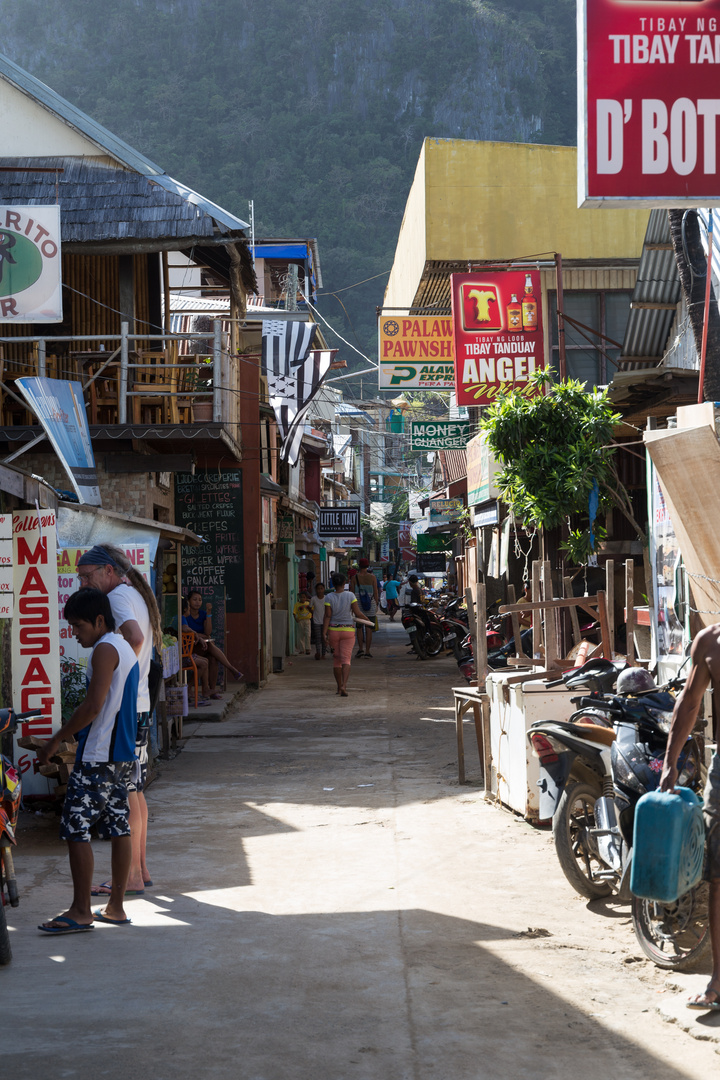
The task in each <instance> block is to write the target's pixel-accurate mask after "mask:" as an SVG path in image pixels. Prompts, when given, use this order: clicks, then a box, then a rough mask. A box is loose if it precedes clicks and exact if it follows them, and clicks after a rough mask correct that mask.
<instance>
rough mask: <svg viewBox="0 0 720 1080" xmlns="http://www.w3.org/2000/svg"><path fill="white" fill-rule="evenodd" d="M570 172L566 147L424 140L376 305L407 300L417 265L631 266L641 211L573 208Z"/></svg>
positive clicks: (572, 165)
mask: <svg viewBox="0 0 720 1080" xmlns="http://www.w3.org/2000/svg"><path fill="white" fill-rule="evenodd" d="M576 171H577V151H576V148H575V147H574V146H537V145H534V144H528V143H503V142H470V141H467V140H463V139H426V140H425V143H424V145H423V149H422V152H421V155H420V160H419V162H418V169H417V171H416V174H415V180H414V182H413V186H412V188H411V190H410V195H409V197H408V202H407V208H406V213H405V218H404V219H403V223H402V226H401V229H400V235H399V239H398V245H397V251H396V254H395V263H394V264H393V269H392V273H391V275H390V279H389V282H388V291H387V294H386V303H390V299H389V297H390V296H392V298H393V303H396V304H398V306H400V305H401V304H409V303H412V300H413V297H414V295H415V291H416V289H417V285H418V282H419V280H420V275H421V274H422V270H423V265H424V262H425V260H429V261H432V262H443V261H446V260H447V261H452V260H464V259H471V260H478V261H480V260H493V259H497V260H506V259H513V258H522V257H523V256H528V255H536V254H541V253H544V252H555V251H559V252H560V253H561V254H562V256H563V259H564V260H586V259H592V260H605V259H607V260H608V261H614V260H616V259H628V258H629V259H639V257H640V254H641V252H642V244H643V239H644V236H645V230H646V227H647V221H648V213H649V212H648V211H647V210H607V209H601V210H600V209H599V210H590V209H587V210H579V209H578V208H577V177H576ZM419 207H424V214H422V215H420V214H419V213H418V208H419ZM418 231H421V232H422V233H423V234H424V241H425V242H424V245H422V244H421V243H420V238H419V237H418V235H417V232H418Z"/></svg>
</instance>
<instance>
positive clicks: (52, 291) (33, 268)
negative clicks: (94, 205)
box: [0, 205, 63, 323]
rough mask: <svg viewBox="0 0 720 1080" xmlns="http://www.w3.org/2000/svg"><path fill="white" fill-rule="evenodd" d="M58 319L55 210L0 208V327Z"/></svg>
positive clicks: (59, 282) (57, 219)
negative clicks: (1, 324) (0, 324)
mask: <svg viewBox="0 0 720 1080" xmlns="http://www.w3.org/2000/svg"><path fill="white" fill-rule="evenodd" d="M62 317H63V315H62V271H61V259H60V207H59V206H55V205H50V206H0V323H13V322H16V323H57V322H62Z"/></svg>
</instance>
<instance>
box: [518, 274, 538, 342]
mask: <svg viewBox="0 0 720 1080" xmlns="http://www.w3.org/2000/svg"><path fill="white" fill-rule="evenodd" d="M522 328H523V330H525V331H526V332H527V333H531V334H532V333H534V332H535V331H536V330H537V328H538V309H537V300H536V299H535V294H534V293H533V286H532V278H531V277H530V274H526V275H525V295H524V296H523V299H522Z"/></svg>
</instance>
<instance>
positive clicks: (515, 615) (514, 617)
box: [507, 585, 529, 660]
mask: <svg viewBox="0 0 720 1080" xmlns="http://www.w3.org/2000/svg"><path fill="white" fill-rule="evenodd" d="M507 594H508V603H509V604H514V603H515V586H514V585H508V589H507ZM510 622H511V623H512V632H513V638H514V639H515V655H516V656H517V657H519V658H520V659H521V660H528V659H529V657H527V656H526V655H525V652H524V651H523V647H522V638H521V636H520V614H519V612H517V611H512V612H511V613H510Z"/></svg>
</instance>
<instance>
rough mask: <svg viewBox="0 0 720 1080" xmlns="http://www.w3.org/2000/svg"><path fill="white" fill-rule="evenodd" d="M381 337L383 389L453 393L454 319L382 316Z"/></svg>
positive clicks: (380, 383)
mask: <svg viewBox="0 0 720 1080" xmlns="http://www.w3.org/2000/svg"><path fill="white" fill-rule="evenodd" d="M378 335H379V349H378V357H379V363H378V377H379V383H378V385H379V386H380V388H381V389H386V390H387V389H397V388H398V387H401V388H402V389H408V390H452V388H453V387H454V385H455V383H454V377H453V337H452V319H448V318H442V319H439V318H438V317H437V315H408V316H403V317H401V316H396V315H381V316H380V321H379V323H378Z"/></svg>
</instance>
